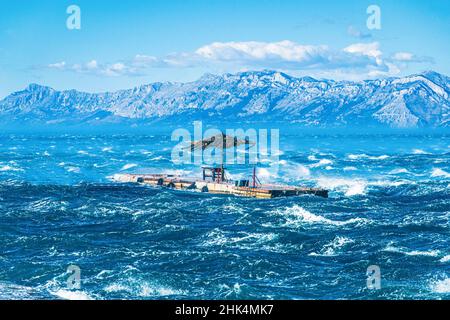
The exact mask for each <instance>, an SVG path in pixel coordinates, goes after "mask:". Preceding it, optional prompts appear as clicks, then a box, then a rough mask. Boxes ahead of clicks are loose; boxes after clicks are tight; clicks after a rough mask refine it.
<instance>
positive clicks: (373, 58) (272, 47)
mask: <svg viewBox="0 0 450 320" xmlns="http://www.w3.org/2000/svg"><path fill="white" fill-rule="evenodd" d="M416 60H417V59H416V57H415V56H414V55H412V54H410V53H407V52H398V53H396V54H394V55H393V56H392V57H390V58H387V59H386V58H384V56H383V52H382V50H381V47H380V44H379V43H378V42H366V43H354V44H351V45H349V46H347V47H345V48H343V49H332V48H330V47H329V46H326V45H304V44H299V43H296V42H293V41H289V40H284V41H279V42H258V41H247V42H214V43H211V44H207V45H204V46H202V47H200V48H198V49H196V50H194V51H193V52H182V53H174V54H170V55H166V56H164V57H155V56H148V55H143V54H137V55H136V56H135V57H133V58H132V59H130V60H124V61H117V62H112V63H103V64H102V63H98V62H97V61H96V60H91V61H90V62H88V63H84V64H73V65H68V64H66V63H65V62H60V63H55V64H51V65H49V66H48V67H50V68H53V69H58V70H67V71H74V72H80V73H91V74H96V75H102V76H110V77H114V76H136V75H145V74H148V73H149V72H150V69H152V68H180V69H181V68H188V67H197V68H202V69H207V70H210V71H217V70H220V71H221V72H235V71H240V70H243V69H254V70H258V69H275V70H282V71H289V72H291V73H293V74H299V73H305V74H309V75H312V76H320V75H321V74H327V75H329V76H330V77H332V76H333V75H336V76H344V77H345V76H346V77H348V78H349V79H355V78H360V79H364V78H368V77H379V76H392V75H395V74H398V73H400V71H401V70H400V69H399V68H400V67H399V65H397V63H399V64H401V63H400V62H405V61H407V62H415V61H416Z"/></svg>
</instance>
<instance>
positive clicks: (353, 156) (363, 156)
mask: <svg viewBox="0 0 450 320" xmlns="http://www.w3.org/2000/svg"><path fill="white" fill-rule="evenodd" d="M347 158H349V159H350V160H360V159H370V160H386V159H388V158H389V156H388V155H386V154H383V155H381V156H369V155H367V154H365V153H362V154H349V155H348V156H347Z"/></svg>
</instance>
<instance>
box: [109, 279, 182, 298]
mask: <svg viewBox="0 0 450 320" xmlns="http://www.w3.org/2000/svg"><path fill="white" fill-rule="evenodd" d="M104 290H105V291H106V292H110V293H111V292H126V293H129V294H131V295H137V296H139V297H160V296H174V295H185V294H186V292H184V291H182V290H175V289H172V288H169V287H164V286H160V285H153V284H150V283H148V282H145V281H144V282H137V281H136V280H130V281H128V283H113V284H110V285H108V286H106V287H105V288H104Z"/></svg>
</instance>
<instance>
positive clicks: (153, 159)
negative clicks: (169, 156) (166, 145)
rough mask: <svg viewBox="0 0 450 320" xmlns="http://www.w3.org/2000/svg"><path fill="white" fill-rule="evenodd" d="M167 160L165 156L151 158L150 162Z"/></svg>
mask: <svg viewBox="0 0 450 320" xmlns="http://www.w3.org/2000/svg"><path fill="white" fill-rule="evenodd" d="M165 159H166V158H164V157H163V156H157V157H154V158H151V159H150V161H160V160H165Z"/></svg>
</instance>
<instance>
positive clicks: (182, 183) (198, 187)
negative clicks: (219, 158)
mask: <svg viewBox="0 0 450 320" xmlns="http://www.w3.org/2000/svg"><path fill="white" fill-rule="evenodd" d="M205 170H209V171H211V172H212V173H213V174H212V175H207V174H206V173H205ZM221 170H223V168H204V171H203V179H190V178H185V177H181V176H177V175H170V174H117V175H115V176H114V177H113V180H114V181H117V182H125V183H139V184H144V185H151V186H154V187H165V188H171V189H176V190H192V191H197V192H203V193H212V194H230V195H235V196H241V197H250V198H258V199H271V198H279V197H292V196H299V195H314V196H319V197H323V198H328V190H325V189H320V188H308V187H294V186H286V185H270V184H260V183H258V184H257V183H256V181H255V178H253V183H252V184H251V181H250V180H236V181H230V180H225V179H224V178H223V175H222V174H221V173H222V172H224V171H221ZM208 177H211V179H210V180H207V178H208Z"/></svg>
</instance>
